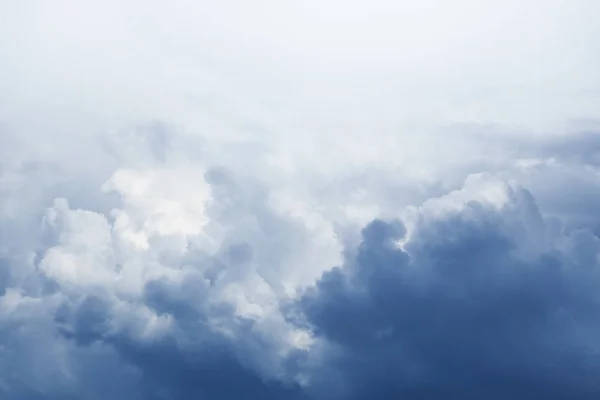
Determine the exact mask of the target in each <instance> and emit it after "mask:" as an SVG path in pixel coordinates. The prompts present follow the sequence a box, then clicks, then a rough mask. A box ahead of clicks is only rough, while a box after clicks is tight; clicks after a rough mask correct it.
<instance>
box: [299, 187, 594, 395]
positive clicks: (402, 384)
mask: <svg viewBox="0 0 600 400" xmlns="http://www.w3.org/2000/svg"><path fill="white" fill-rule="evenodd" d="M411 219H412V224H411V225H412V226H411V228H410V230H409V232H408V233H407V229H406V228H405V225H404V224H403V223H402V222H401V221H399V220H396V221H388V222H386V221H382V220H375V221H373V222H371V223H370V224H369V225H367V226H366V227H365V228H364V229H363V231H362V242H361V243H360V245H359V246H358V247H356V248H355V249H352V250H351V251H349V252H348V256H347V259H346V261H345V263H344V264H343V265H342V266H341V267H338V268H335V269H333V270H331V271H329V272H327V273H325V274H324V275H323V277H322V278H321V279H320V281H319V282H318V284H317V285H316V288H315V289H312V290H310V291H309V292H308V293H307V294H305V296H304V297H303V298H302V299H301V300H300V302H299V303H298V305H297V307H299V308H300V315H302V316H304V317H305V321H304V322H305V323H307V324H308V325H309V326H310V327H311V328H312V330H313V332H314V334H315V336H316V337H317V338H319V339H321V340H322V341H323V342H324V350H323V352H324V354H323V355H322V356H321V357H322V360H323V361H322V362H323V365H321V366H320V367H321V368H322V370H323V371H324V375H323V376H319V375H318V373H317V374H316V376H317V377H316V378H315V380H316V382H317V384H318V385H322V386H323V387H324V388H326V389H327V388H330V387H331V385H330V384H329V382H336V383H338V385H339V386H338V387H337V388H336V389H337V390H339V391H340V392H339V393H337V395H338V396H340V397H341V398H356V399H367V398H373V397H377V398H382V399H388V398H389V399H392V398H410V399H421V398H430V397H436V396H445V397H447V398H453V399H454V398H457V399H459V398H460V399H471V398H473V399H475V398H490V399H496V398H497V399H501V398H514V399H527V398H532V397H543V398H548V399H566V398H578V399H588V398H589V399H592V398H595V397H597V396H598V394H599V393H600V386H599V385H598V382H597V379H595V376H596V375H597V374H598V373H599V372H600V353H598V350H599V347H598V341H597V339H596V337H597V334H598V332H599V330H600V320H599V319H598V316H597V313H598V304H599V303H598V300H599V298H598V286H599V285H600V280H599V279H600V269H599V266H598V250H599V249H600V240H599V239H598V238H597V237H595V236H594V235H593V234H592V232H590V231H589V230H577V231H573V232H571V233H570V234H565V233H564V232H563V231H561V229H560V226H557V225H556V224H555V223H553V222H552V221H548V220H545V219H544V218H543V217H542V215H541V214H540V213H539V209H538V207H537V205H536V204H535V201H534V199H533V197H532V196H531V195H530V194H529V192H527V191H526V190H524V189H521V188H513V187H511V186H508V185H506V184H504V183H503V182H501V181H497V180H494V179H493V178H491V177H489V176H488V177H486V176H471V177H470V178H469V179H468V180H467V183H466V184H465V187H464V188H463V189H461V190H459V191H456V192H453V193H450V194H448V195H446V196H444V197H442V198H440V199H435V200H432V201H429V202H427V203H425V204H424V205H423V206H422V207H420V208H419V209H417V210H414V212H413V215H412V218H411ZM319 371H320V370H319Z"/></svg>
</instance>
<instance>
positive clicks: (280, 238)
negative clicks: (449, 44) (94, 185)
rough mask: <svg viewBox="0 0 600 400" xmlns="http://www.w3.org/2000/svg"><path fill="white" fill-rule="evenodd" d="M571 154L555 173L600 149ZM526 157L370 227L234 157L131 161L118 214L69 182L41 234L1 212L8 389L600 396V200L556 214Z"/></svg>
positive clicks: (541, 169) (12, 395)
mask: <svg viewBox="0 0 600 400" xmlns="http://www.w3.org/2000/svg"><path fill="white" fill-rule="evenodd" d="M585 146H586V148H587V147H588V145H585ZM550 148H551V147H550ZM566 149H568V150H569V152H570V153H571V152H572V150H571V149H569V148H568V147H566ZM564 158H565V159H566V160H567V161H564V160H563V161H555V162H554V165H553V166H551V168H552V170H551V171H554V173H569V171H570V170H572V169H574V168H579V169H581V168H586V165H591V164H586V163H585V161H582V160H581V159H580V158H576V162H573V161H572V157H564ZM557 159H559V158H558V157H557ZM569 160H571V161H569ZM546 168H548V165H545V164H544V163H539V164H537V165H529V166H528V167H527V168H526V169H525V170H523V169H517V170H515V171H513V172H512V174H513V176H515V177H521V178H528V179H529V178H531V176H530V175H531V174H548V173H549V172H548V171H547V170H546ZM594 171H595V170H594ZM508 172H509V171H508V169H506V170H505V171H503V172H500V173H497V174H490V173H474V174H469V175H467V176H466V178H465V180H464V182H463V184H462V185H461V187H459V188H457V189H455V190H450V191H447V192H446V193H445V194H442V195H440V196H433V197H431V198H429V199H426V200H425V201H423V202H421V203H420V204H416V205H414V206H411V205H409V206H406V207H399V208H398V211H397V213H396V215H395V216H389V213H388V216H389V218H387V217H386V218H384V219H380V218H376V219H374V220H372V221H370V222H368V223H367V224H366V226H364V227H362V228H358V230H355V228H354V227H355V225H344V224H340V223H336V221H335V220H336V217H335V215H336V214H335V213H333V214H327V212H324V211H321V212H320V213H319V212H318V211H315V209H312V210H311V209H310V208H308V209H307V206H306V205H305V207H304V209H303V208H302V207H301V205H300V206H299V205H298V204H295V205H294V206H292V205H290V204H287V203H286V201H288V202H289V201H290V199H289V198H287V199H285V196H283V195H282V194H281V193H279V194H277V193H276V191H275V190H274V189H268V188H267V187H266V186H265V185H263V184H261V183H260V182H259V181H257V180H252V179H250V178H248V177H244V179H240V176H238V175H237V174H236V173H234V172H233V171H232V170H227V169H224V168H222V167H218V168H212V167H211V168H207V169H202V168H200V166H199V165H198V164H193V165H192V164H185V165H183V166H181V165H178V164H173V165H164V166H162V167H155V168H152V169H143V168H139V169H137V170H136V169H122V170H119V171H117V172H116V173H115V174H113V176H112V177H111V178H110V179H109V181H108V182H106V183H105V184H104V185H103V186H102V188H103V190H104V192H106V193H105V194H104V195H103V196H107V197H110V194H109V192H111V191H112V192H116V194H118V199H117V200H111V202H113V201H114V202H115V204H116V206H115V207H114V208H113V209H112V210H110V211H108V212H101V211H91V210H86V209H82V208H74V207H73V206H71V205H70V203H69V201H68V200H67V199H61V198H57V199H55V200H54V201H53V202H52V203H50V204H48V207H47V208H46V209H45V211H44V212H43V214H42V215H41V216H39V219H38V223H37V225H31V226H32V227H33V226H37V227H36V229H35V230H33V228H32V230H30V231H29V235H28V236H27V237H26V238H25V237H21V238H20V239H19V240H15V238H11V234H12V233H11V232H10V231H9V230H8V229H5V226H10V225H8V224H7V225H3V232H2V235H3V241H2V260H1V266H2V269H1V271H2V274H1V286H2V291H3V292H2V293H3V294H2V297H1V303H0V304H1V307H2V313H1V323H0V326H1V331H0V336H1V338H2V349H1V351H2V359H1V360H2V361H0V368H1V369H0V371H1V372H2V373H1V375H0V376H1V377H2V380H1V383H2V385H1V386H0V390H2V391H3V396H4V397H5V398H7V399H11V400H12V399H19V400H20V399H24V400H29V399H38V398H39V399H46V398H50V399H71V398H73V399H101V398H106V397H111V398H115V399H120V398H123V399H125V398H127V399H131V398H134V399H135V398H139V399H184V398H190V397H193V398H199V399H204V398H206V399H215V398H223V399H228V398H239V397H247V396H249V397H252V398H260V399H263V398H264V399H270V398H273V399H288V398H289V399H296V398H298V399H337V398H352V399H367V398H373V397H377V398H381V399H387V398H390V399H392V398H402V397H404V398H409V399H422V398H430V397H432V396H433V397H436V396H442V395H443V396H448V397H449V398H460V399H469V398H473V399H476V398H489V399H496V398H497V399H505V398H513V399H521V398H522V399H529V398H532V397H543V398H548V399H566V398H577V399H588V398H589V399H592V398H597V396H598V395H599V394H600V386H599V384H598V380H597V379H596V378H597V376H598V374H599V373H600V353H599V351H600V347H599V344H598V339H597V338H598V335H599V334H600V318H599V317H598V315H599V312H600V302H599V301H600V298H599V297H598V296H599V295H598V293H600V290H599V286H600V275H599V271H600V270H599V269H598V251H599V250H600V240H599V239H598V237H597V236H596V235H595V233H594V232H595V231H594V229H593V228H594V226H590V221H594V220H596V218H595V210H594V207H593V206H592V207H589V208H586V207H587V204H588V203H587V199H586V201H584V202H583V203H581V206H580V207H581V208H582V209H579V210H577V215H575V216H574V215H573V213H572V212H570V209H569V208H568V207H562V208H561V206H560V203H558V204H555V205H554V208H553V211H554V210H559V211H560V213H549V214H548V215H545V214H544V212H543V210H542V208H541V207H540V206H539V205H538V204H537V202H536V199H535V197H534V196H533V195H532V192H530V191H528V190H526V189H525V188H523V187H522V186H521V185H520V184H519V183H518V182H517V180H515V179H508V180H507V179H506V178H503V177H502V175H505V176H506V174H508ZM578 176H580V177H584V174H582V173H580V174H579V175H578ZM586 179H588V180H591V179H594V180H593V182H592V183H593V185H594V187H595V185H597V183H596V182H597V181H596V179H597V178H595V172H594V175H593V176H592V175H590V176H589V177H588V178H586ZM522 180H526V179H522ZM571 184H572V185H577V183H573V182H572V183H571ZM552 185H553V183H552V182H547V184H546V186H547V187H546V195H547V192H548V191H550V193H554V192H556V195H557V197H559V196H560V195H561V192H560V188H558V187H552ZM590 185H591V184H590ZM436 187H438V189H434V191H435V190H439V185H437V186H436ZM548 187H549V188H550V189H548ZM577 188H578V189H581V190H587V189H585V188H584V185H583V184H579V186H578V187H577ZM6 198H7V199H9V200H10V196H7V197H6ZM594 198H595V199H598V197H594ZM284 200H285V201H284ZM547 201H549V202H551V199H548V200H547ZM4 204H5V205H6V204H8V203H4ZM549 204H550V203H549ZM582 214H583V215H588V214H589V219H588V221H585V223H579V222H578V221H580V220H581V218H580V216H581V215H582ZM570 217H573V218H572V219H569V218H570ZM14 218H15V217H14V216H10V215H9V213H7V212H5V213H4V214H3V221H7V222H8V223H10V221H11V219H14ZM353 232H354V233H353ZM358 233H360V235H359V236H356V234H358ZM15 234H16V235H18V234H19V231H18V230H15ZM4 239H6V240H4ZM327 260H328V261H327Z"/></svg>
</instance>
